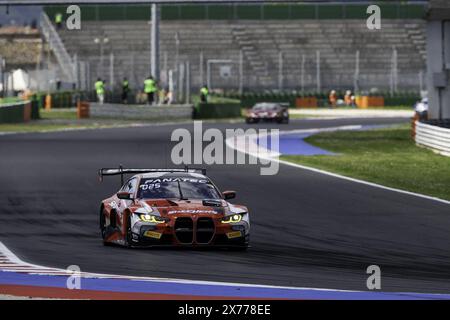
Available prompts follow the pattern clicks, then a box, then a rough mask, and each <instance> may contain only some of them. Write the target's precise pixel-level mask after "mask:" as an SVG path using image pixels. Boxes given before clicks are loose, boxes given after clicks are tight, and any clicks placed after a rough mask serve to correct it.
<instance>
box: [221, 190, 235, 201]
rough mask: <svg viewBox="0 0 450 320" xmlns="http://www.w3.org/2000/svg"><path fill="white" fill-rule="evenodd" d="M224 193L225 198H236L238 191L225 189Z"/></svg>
mask: <svg viewBox="0 0 450 320" xmlns="http://www.w3.org/2000/svg"><path fill="white" fill-rule="evenodd" d="M222 194H223V197H224V199H225V200H229V199H234V198H236V191H224V192H222Z"/></svg>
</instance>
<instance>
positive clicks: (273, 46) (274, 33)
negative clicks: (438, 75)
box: [46, 4, 426, 91]
mask: <svg viewBox="0 0 450 320" xmlns="http://www.w3.org/2000/svg"><path fill="white" fill-rule="evenodd" d="M140 8H141V9H140V10H138V9H139V7H132V8H131V7H130V6H128V7H120V6H114V7H113V6H110V7H97V6H89V7H86V8H82V10H83V11H82V12H83V24H82V30H80V31H69V30H61V31H60V32H59V34H60V36H61V39H62V40H63V43H64V44H65V46H66V49H67V51H68V52H69V54H70V55H75V54H76V55H77V57H78V59H80V60H83V61H88V62H89V65H90V68H89V69H90V74H89V76H88V78H90V79H94V78H96V77H97V76H100V77H102V78H104V79H106V80H109V79H110V73H111V70H110V66H111V65H110V59H109V57H110V54H111V53H112V54H113V55H114V60H113V72H114V83H115V84H116V85H117V84H118V83H119V82H120V79H121V78H122V77H123V76H127V77H128V78H129V79H130V80H131V81H132V83H139V84H140V83H141V81H142V80H143V79H144V78H145V77H146V76H147V75H148V74H149V70H150V23H149V17H150V12H149V11H150V9H149V7H145V6H141V7H140ZM365 8H366V7H365V6H358V5H335V6H334V7H333V6H332V5H328V6H318V5H310V6H308V5H303V6H298V5H292V4H291V5H285V6H284V7H283V6H273V5H264V6H261V5H241V6H239V5H229V6H224V5H221V6H217V5H209V6H200V5H198V6H194V5H190V6H181V5H178V6H173V5H172V6H166V7H163V8H162V21H161V25H160V28H161V29H160V32H161V35H160V40H161V42H160V66H161V69H162V75H161V76H162V79H163V80H164V78H165V77H164V74H165V72H164V71H166V70H167V69H174V68H175V66H176V64H177V63H176V62H177V61H178V62H180V63H181V62H185V61H189V63H190V74H191V79H192V81H191V85H192V87H194V88H198V87H199V86H200V85H201V84H202V82H205V81H206V69H207V67H206V65H207V61H208V60H209V59H228V60H232V62H231V63H228V64H229V65H230V66H231V68H232V69H231V70H232V72H231V77H229V78H226V77H222V76H221V75H220V72H219V66H220V64H215V65H212V67H211V83H212V85H213V87H215V88H224V89H237V85H236V84H237V83H238V63H239V61H240V55H241V53H242V55H243V70H244V81H243V82H244V84H245V89H250V90H260V89H277V88H279V89H283V90H293V89H297V90H298V89H299V88H300V87H301V86H302V83H303V88H304V89H305V90H316V89H317V88H318V83H317V82H318V79H317V54H318V52H320V88H321V89H323V90H327V89H330V88H337V89H348V88H353V86H354V74H355V68H356V67H355V66H356V55H357V51H359V72H360V73H359V87H360V88H361V89H365V90H369V89H371V88H374V87H375V88H379V89H381V90H387V89H388V88H389V83H390V81H391V73H392V70H393V55H394V53H393V52H394V49H395V50H396V56H397V58H396V70H397V71H396V72H397V73H398V83H397V87H398V89H399V90H415V91H417V90H419V85H420V83H421V80H420V79H419V77H420V75H423V74H424V73H425V68H426V67H425V41H426V35H425V21H424V20H422V15H423V12H424V9H425V8H424V6H423V5H417V4H415V5H399V4H398V5H396V6H393V5H391V6H388V5H385V7H383V8H382V10H384V14H383V17H387V18H386V19H383V21H382V30H368V29H367V27H366V24H365V23H366V20H365V19H366V17H367V15H366V14H365V12H363V11H361V10H363V9H364V10H365ZM132 9H133V10H132ZM56 10H58V8H55V7H50V8H47V9H46V12H47V13H48V15H49V16H50V17H51V16H52V15H53V14H54V12H56ZM283 10H284V11H283ZM96 38H107V39H108V42H107V43H105V44H102V45H98V44H96V43H95V42H94V39H96ZM177 39H178V41H177ZM201 53H202V55H203V68H202V67H201V66H200V61H201V58H200V54H201ZM101 56H102V57H101ZM302 56H304V59H305V63H304V68H303V69H302V63H301V61H302ZM280 60H282V61H281V63H282V68H281V71H280ZM100 62H102V63H100ZM202 69H203V72H201V70H202ZM302 70H303V72H302ZM302 74H303V76H302ZM280 78H281V80H280ZM302 78H303V82H302Z"/></svg>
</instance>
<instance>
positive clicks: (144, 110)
mask: <svg viewBox="0 0 450 320" xmlns="http://www.w3.org/2000/svg"><path fill="white" fill-rule="evenodd" d="M193 109H194V106H193V105H170V106H167V105H164V106H148V105H124V104H112V103H105V104H99V103H91V104H90V116H91V117H92V118H113V119H133V120H158V119H164V120H190V119H192V113H193Z"/></svg>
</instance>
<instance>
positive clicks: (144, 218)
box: [139, 213, 165, 223]
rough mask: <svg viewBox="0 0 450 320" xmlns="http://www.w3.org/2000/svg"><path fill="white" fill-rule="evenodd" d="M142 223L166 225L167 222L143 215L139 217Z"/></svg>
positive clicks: (150, 215) (157, 217)
mask: <svg viewBox="0 0 450 320" xmlns="http://www.w3.org/2000/svg"><path fill="white" fill-rule="evenodd" d="M139 218H141V220H142V221H145V222H151V223H164V222H165V220H164V219H163V218H161V217H159V216H154V215H152V214H148V213H147V214H141V215H139Z"/></svg>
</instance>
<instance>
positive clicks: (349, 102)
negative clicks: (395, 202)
mask: <svg viewBox="0 0 450 320" xmlns="http://www.w3.org/2000/svg"><path fill="white" fill-rule="evenodd" d="M344 102H345V105H346V106H348V107H349V106H352V105H353V101H352V92H351V91H350V90H347V91H346V92H345V96H344Z"/></svg>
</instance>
